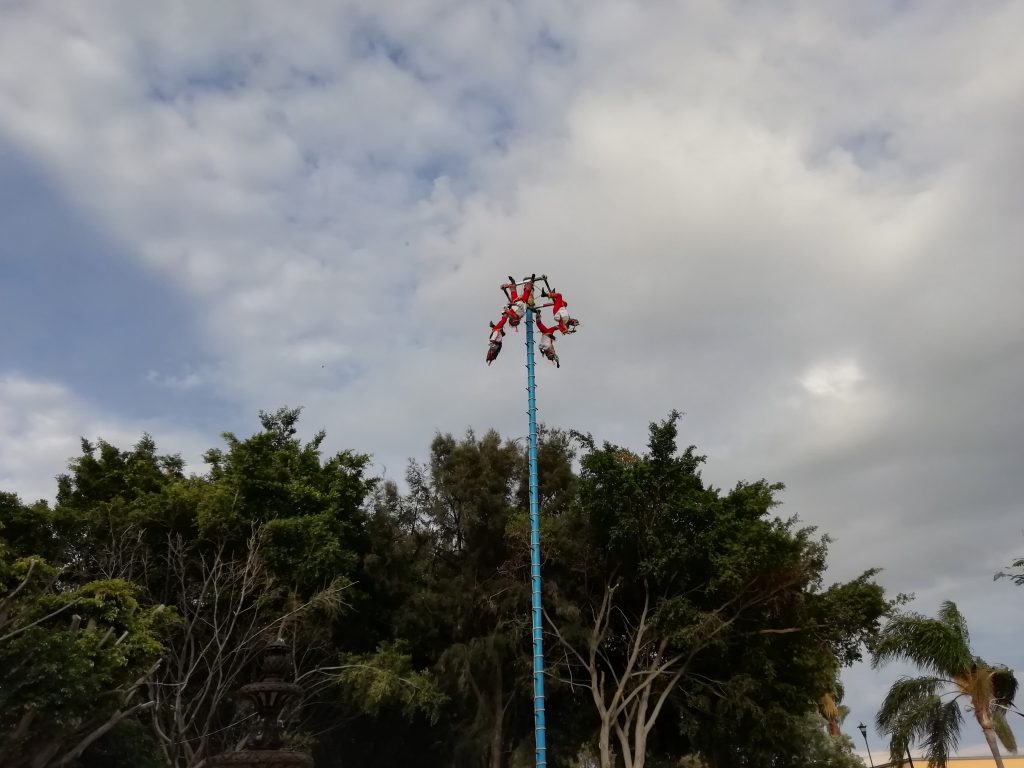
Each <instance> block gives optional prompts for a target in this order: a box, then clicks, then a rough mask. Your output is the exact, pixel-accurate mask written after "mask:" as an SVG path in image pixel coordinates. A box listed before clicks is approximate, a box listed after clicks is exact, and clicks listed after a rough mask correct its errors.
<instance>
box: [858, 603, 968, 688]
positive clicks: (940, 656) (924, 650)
mask: <svg viewBox="0 0 1024 768" xmlns="http://www.w3.org/2000/svg"><path fill="white" fill-rule="evenodd" d="M889 661H909V662H912V663H914V664H916V665H917V666H919V667H921V668H922V669H924V670H926V671H928V672H932V673H934V674H937V675H943V676H945V677H954V676H957V675H962V674H963V673H964V672H966V671H967V670H969V669H970V667H971V664H972V663H973V662H974V659H973V657H972V656H971V651H970V648H969V647H968V646H967V644H966V643H965V642H964V639H963V635H962V634H961V632H960V630H959V629H957V628H955V627H950V626H948V625H947V624H946V623H945V622H944V621H941V620H938V619H930V618H927V617H925V616H921V615H920V614H916V613H910V614H904V615H902V616H896V617H895V618H893V619H890V620H889V622H888V623H887V624H886V625H885V627H884V628H883V629H882V631H881V633H880V635H879V640H878V642H877V643H876V645H875V647H874V649H873V658H872V662H871V665H872V667H876V668H877V667H879V666H880V665H882V664H885V663H887V662H889Z"/></svg>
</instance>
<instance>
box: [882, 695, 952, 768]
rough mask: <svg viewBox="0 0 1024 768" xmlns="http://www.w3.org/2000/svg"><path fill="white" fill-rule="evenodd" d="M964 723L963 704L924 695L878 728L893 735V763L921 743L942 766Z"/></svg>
mask: <svg viewBox="0 0 1024 768" xmlns="http://www.w3.org/2000/svg"><path fill="white" fill-rule="evenodd" d="M880 719H881V713H879V720H880ZM962 722H963V717H962V715H961V714H960V707H959V706H958V705H957V704H956V702H955V701H950V702H946V703H943V702H942V699H941V698H939V697H938V696H925V697H922V698H917V699H913V700H910V701H907V702H906V706H904V708H903V709H902V710H901V711H900V712H899V714H898V715H897V716H896V717H894V718H893V719H892V720H891V721H890V723H889V725H888V727H886V728H882V724H881V722H879V727H880V728H882V729H883V730H884V731H885V732H886V733H887V735H888V736H889V738H890V741H889V756H890V758H891V760H892V761H893V763H897V764H898V763H900V761H902V759H903V755H904V754H905V753H906V751H907V750H908V749H909V748H910V746H911V745H913V744H921V745H922V746H924V747H925V749H926V750H927V753H928V756H929V759H933V758H934V759H935V760H936V761H937V762H933V763H932V765H933V766H935V768H939V766H940V765H945V762H944V761H945V758H946V757H947V756H948V755H949V753H950V752H952V751H953V750H954V749H955V748H956V745H957V743H958V742H959V739H960V725H961V723H962Z"/></svg>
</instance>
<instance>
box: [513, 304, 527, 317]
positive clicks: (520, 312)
mask: <svg viewBox="0 0 1024 768" xmlns="http://www.w3.org/2000/svg"><path fill="white" fill-rule="evenodd" d="M509 311H511V312H515V313H516V317H518V318H519V319H520V320H522V319H523V318H524V317H526V302H525V301H517V302H516V303H515V304H513V305H512V307H511V308H510V310H509Z"/></svg>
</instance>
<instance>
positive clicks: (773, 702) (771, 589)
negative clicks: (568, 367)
mask: <svg viewBox="0 0 1024 768" xmlns="http://www.w3.org/2000/svg"><path fill="white" fill-rule="evenodd" d="M677 419H678V414H672V416H671V417H670V418H669V419H668V420H666V421H664V422H662V423H660V424H653V425H651V430H650V441H649V445H648V452H647V453H646V454H645V455H642V456H640V455H636V454H634V453H632V452H630V451H627V450H624V449H622V448H620V447H618V446H614V445H611V444H605V445H604V446H602V447H600V448H598V447H597V446H596V445H595V444H594V442H593V441H592V440H590V439H589V438H585V437H584V438H583V442H584V445H586V446H587V451H586V453H585V454H584V456H583V459H582V473H581V477H580V480H579V493H578V495H577V502H576V504H574V505H573V508H572V510H571V513H570V514H568V515H566V516H564V517H563V518H562V519H561V520H559V521H558V522H557V524H556V525H555V526H554V529H555V530H554V536H553V537H551V538H549V539H548V550H547V551H548V552H549V556H550V557H551V558H552V561H553V562H552V564H551V565H550V566H549V568H548V571H547V573H548V581H547V583H548V586H549V589H550V597H549V600H548V605H549V606H551V614H550V615H549V617H548V621H549V624H550V626H551V630H552V632H553V634H554V637H555V639H556V641H557V643H558V646H559V650H558V651H557V653H559V654H563V655H564V658H565V661H564V663H563V664H562V665H561V670H560V675H561V676H562V677H564V678H567V679H568V681H570V682H571V683H572V684H574V685H577V686H582V688H584V689H585V690H587V691H588V692H589V694H590V696H591V698H592V701H593V704H594V707H595V709H596V713H597V716H598V717H597V721H598V739H597V742H598V753H599V758H600V764H601V766H602V768H611V767H612V765H613V764H614V763H615V761H616V759H618V760H620V761H621V762H622V764H624V765H625V766H626V768H643V766H645V765H648V764H650V763H652V762H654V761H653V759H651V758H652V757H654V756H655V755H658V754H661V753H669V754H670V753H673V752H674V753H675V754H679V753H681V752H686V751H691V749H693V748H696V749H700V750H701V751H703V752H705V754H706V756H707V757H708V759H709V760H710V761H711V762H712V764H715V765H719V764H727V765H738V764H753V763H752V762H751V761H749V760H747V759H746V757H745V756H744V754H743V753H742V751H740V749H739V748H740V747H741V746H742V742H743V740H742V738H735V737H733V738H730V737H728V735H727V734H719V738H716V739H715V741H716V742H717V743H706V741H705V737H703V736H702V732H703V733H705V734H706V733H708V732H710V731H711V730H712V729H711V728H707V727H704V726H703V725H702V721H705V720H707V719H709V718H711V719H713V720H714V722H715V724H716V725H717V726H719V729H721V730H722V731H728V732H730V733H733V734H735V732H736V731H737V730H741V728H738V727H737V726H738V723H739V722H741V721H748V720H751V721H767V722H768V723H777V722H779V721H780V720H783V719H787V720H788V721H792V720H793V715H794V713H797V714H801V713H806V712H813V711H814V708H815V706H816V702H817V700H818V699H819V697H820V695H821V694H822V693H823V692H824V691H826V690H828V689H829V687H830V686H831V685H832V684H833V681H834V676H835V671H836V668H837V665H838V664H839V663H840V661H841V662H842V663H847V662H848V661H849V660H850V659H855V658H856V657H857V656H858V654H859V646H860V644H861V642H862V641H863V639H864V638H866V637H868V636H870V634H871V632H872V631H873V629H874V628H875V627H877V620H878V617H879V616H880V615H881V614H882V613H884V612H885V611H886V610H887V607H888V604H887V603H886V602H885V600H884V598H883V597H882V591H881V588H880V587H878V586H877V585H875V584H873V583H872V582H871V581H870V578H871V575H872V574H871V573H870V572H869V573H867V574H865V575H864V576H862V577H861V579H859V580H857V581H855V582H852V583H851V584H849V585H837V586H836V587H833V588H831V589H830V590H827V591H825V592H821V591H820V589H819V586H820V579H821V574H822V572H823V571H824V568H825V555H826V547H825V542H824V541H819V540H816V539H814V538H813V536H812V533H813V531H812V530H811V529H799V528H796V527H795V523H794V521H784V520H780V519H778V518H776V517H772V516H770V511H771V509H772V508H773V507H774V506H775V504H776V501H775V493H776V492H777V491H778V490H779V489H780V488H781V486H780V485H772V484H769V483H767V482H765V481H759V482H756V483H741V484H739V485H737V486H736V487H735V488H734V489H733V490H732V491H730V492H729V493H727V494H723V493H721V492H720V491H718V490H717V489H714V488H711V487H707V486H705V484H704V483H703V481H702V479H701V476H700V472H699V467H700V465H701V464H702V463H703V461H704V458H703V457H702V456H699V455H698V454H697V453H696V452H695V449H694V448H693V447H692V446H691V447H690V448H688V449H686V450H685V451H683V452H681V453H680V452H677V449H676V438H677ZM840 609H842V610H840ZM832 617H834V618H835V619H836V622H835V623H830V621H829V619H830V618H832ZM666 712H672V716H671V717H670V719H669V722H672V721H675V722H676V723H682V724H683V733H682V735H684V736H686V737H687V738H684V739H683V740H682V741H680V739H679V738H678V735H679V734H678V732H675V733H674V732H673V731H672V729H671V728H669V729H665V728H661V729H658V730H656V729H655V726H656V725H658V723H659V722H662V718H663V715H664V714H665V713H666ZM755 732H756V733H758V734H760V735H761V736H763V737H765V738H766V739H767V738H768V737H769V736H770V735H771V733H770V731H769V729H768V728H764V729H761V730H758V731H755ZM722 736H725V737H726V738H721V737H722ZM708 741H710V739H708ZM687 742H688V743H687ZM723 743H724V744H728V745H730V749H729V752H728V753H723V752H722V749H721V746H720V745H721V744H723ZM688 746H689V747H690V749H688V748H687V747H688ZM759 746H761V747H762V748H763V747H764V746H768V747H770V749H762V750H761V751H762V752H763V753H764V754H766V755H769V756H770V757H769V758H766V760H770V761H777V758H778V756H779V755H780V754H781V753H782V752H783V751H784V749H785V747H786V745H785V744H778V743H775V744H771V743H768V744H767V745H765V744H762V745H759ZM716 750H717V752H716ZM751 751H753V750H751ZM616 752H617V754H616ZM738 758H739V759H738ZM772 764H775V765H778V764H779V763H778V762H772Z"/></svg>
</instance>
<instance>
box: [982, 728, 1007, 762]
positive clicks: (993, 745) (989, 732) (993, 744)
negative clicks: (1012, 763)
mask: <svg viewBox="0 0 1024 768" xmlns="http://www.w3.org/2000/svg"><path fill="white" fill-rule="evenodd" d="M981 731H982V733H984V734H985V741H987V742H988V748H989V749H990V750H992V759H994V760H995V761H996V768H1004V766H1003V757H1002V755H1000V754H999V742H998V741H996V732H995V729H993V728H992V726H991V725H989V726H988V727H985V726H984V725H983V726H981Z"/></svg>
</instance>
